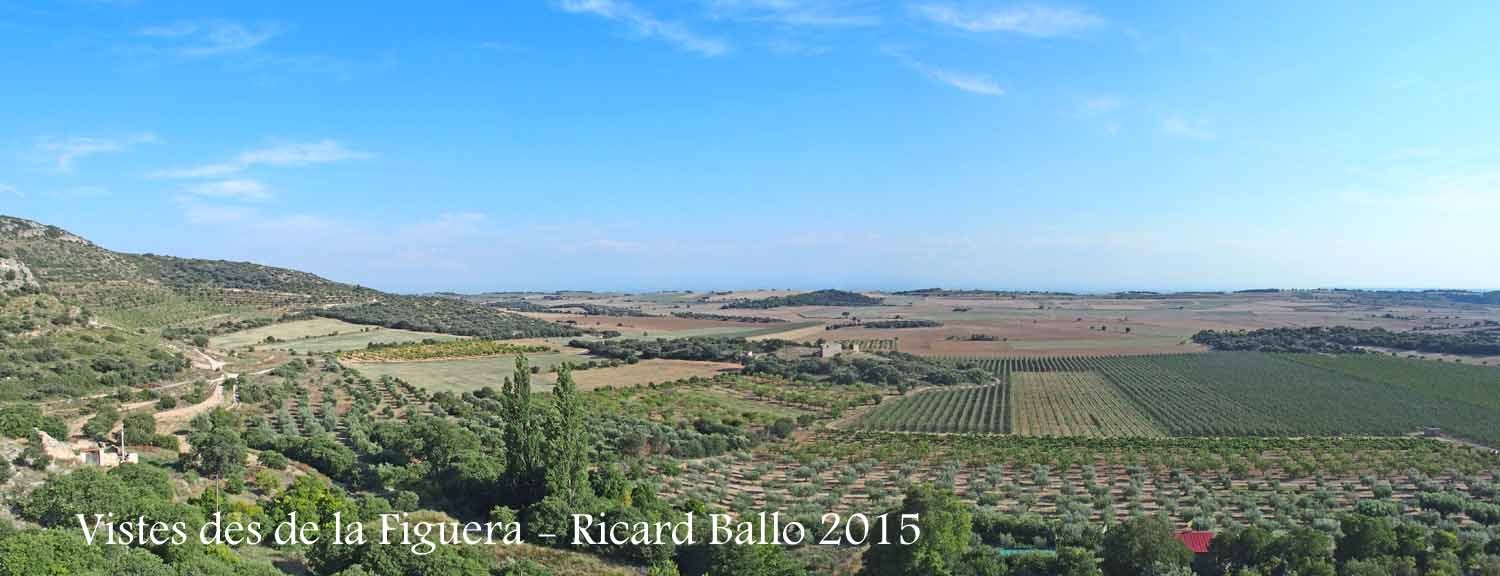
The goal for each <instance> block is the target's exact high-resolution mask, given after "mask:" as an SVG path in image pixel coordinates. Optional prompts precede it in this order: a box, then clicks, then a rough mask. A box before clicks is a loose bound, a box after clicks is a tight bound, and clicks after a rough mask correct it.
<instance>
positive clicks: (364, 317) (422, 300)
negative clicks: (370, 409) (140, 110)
mask: <svg viewBox="0 0 1500 576" xmlns="http://www.w3.org/2000/svg"><path fill="white" fill-rule="evenodd" d="M6 277H13V279H12V280H8V281H6V280H3V279H4V278H6ZM0 281H5V282H8V284H10V285H12V286H13V287H16V288H18V287H19V285H20V284H22V283H25V284H27V285H29V286H31V287H32V289H35V290H39V291H44V292H47V293H50V294H55V295H56V296H57V297H58V298H60V299H61V300H63V301H64V302H67V303H69V304H75V305H77V306H80V307H83V308H84V309H86V310H87V311H89V312H90V313H92V314H93V315H95V316H97V317H98V318H100V319H101V320H102V321H103V322H105V323H107V324H110V325H115V326H119V327H122V328H128V329H136V330H145V331H162V330H166V329H172V330H170V332H171V333H172V334H173V335H192V334H195V333H203V332H213V331H215V330H216V329H221V330H232V329H235V328H236V327H239V326H243V321H245V320H247V319H252V318H254V319H258V320H260V321H262V322H266V321H270V320H271V319H274V318H279V317H285V316H286V315H288V314H308V313H315V314H319V315H325V316H331V317H337V318H340V319H342V320H345V321H348V322H354V323H360V324H375V325H382V326H397V325H400V326H420V327H422V329H425V330H434V331H439V332H452V333H455V334H463V335H483V336H489V337H513V336H538V335H548V336H567V335H575V334H577V333H578V331H577V330H575V329H572V328H567V327H562V326H560V325H557V324H553V323H550V322H545V321H542V320H537V319H534V318H528V317H526V316H521V315H519V314H512V313H509V312H503V311H497V310H493V309H490V308H486V307H484V306H480V305H478V304H474V303H468V302H463V301H459V300H450V299H443V302H441V303H436V304H435V303H433V302H432V301H433V300H435V299H433V298H427V297H417V296H404V295H397V294H387V293H384V292H381V291H378V290H373V289H370V288H365V287H362V286H357V285H353V284H345V283H341V282H335V281H332V280H328V279H326V278H323V277H320V276H317V275H315V274H309V273H307V272H301V271H297V270H290V269H286V268H277V267H274V266H264V265H261V264H253V263H249V262H233V261H227V260H204V259H196V258H177V257H173V256H160V255H155V254H126V253H121V252H114V251H111V250H108V249H105V248H102V247H100V246H98V245H95V244H94V243H92V242H90V241H88V240H86V239H84V238H82V237H80V236H77V235H75V234H72V233H70V232H68V231H66V230H63V229H61V228H58V227H56V226H49V225H46V224H42V223H39V222H34V221H31V220H26V219H22V218H14V217H9V216H0ZM377 306H378V307H377Z"/></svg>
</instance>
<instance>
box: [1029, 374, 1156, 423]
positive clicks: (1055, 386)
mask: <svg viewBox="0 0 1500 576" xmlns="http://www.w3.org/2000/svg"><path fill="white" fill-rule="evenodd" d="M1010 386H1011V398H1012V400H1013V401H1012V402H1011V405H1010V410H1011V422H1013V424H1012V426H1011V427H1012V429H1013V430H1014V431H1015V433H1017V434H1023V435H1026V436H1087V437H1091V438H1105V437H1137V438H1139V437H1146V438H1154V437H1160V436H1163V434H1162V431H1161V430H1160V429H1159V428H1157V427H1156V425H1154V424H1153V423H1152V422H1151V419H1150V418H1147V417H1146V415H1145V414H1144V413H1142V412H1141V411H1140V410H1138V409H1137V408H1136V406H1135V405H1134V404H1133V403H1131V402H1130V401H1129V400H1127V399H1125V398H1124V397H1123V396H1121V395H1120V393H1119V391H1118V390H1117V389H1116V388H1115V386H1114V385H1112V384H1110V382H1109V381H1108V380H1106V379H1105V378H1104V376H1102V375H1101V374H1099V373H1097V372H1013V373H1011V375H1010Z"/></svg>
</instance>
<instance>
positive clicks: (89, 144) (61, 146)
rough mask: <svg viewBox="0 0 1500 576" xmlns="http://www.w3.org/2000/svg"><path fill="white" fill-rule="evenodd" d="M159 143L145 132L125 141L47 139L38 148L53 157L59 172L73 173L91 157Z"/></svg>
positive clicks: (154, 137) (88, 138)
mask: <svg viewBox="0 0 1500 576" xmlns="http://www.w3.org/2000/svg"><path fill="white" fill-rule="evenodd" d="M157 141H158V139H157V137H156V135H155V134H152V133H150V132H143V133H141V134H137V135H135V136H131V137H129V138H127V139H125V140H116V139H112V138H91V137H76V138H60V139H46V140H42V141H41V143H39V144H38V145H37V147H38V148H39V149H40V150H41V151H42V152H43V153H45V154H47V155H49V156H50V157H51V162H52V163H53V164H54V165H55V166H56V167H57V169H58V170H59V171H61V172H72V171H73V168H74V167H75V165H76V164H77V162H78V161H79V160H82V159H84V158H87V157H89V156H94V155H97V154H105V153H109V152H119V151H121V150H124V149H126V148H129V147H131V146H134V145H137V144H150V143H154V142H157Z"/></svg>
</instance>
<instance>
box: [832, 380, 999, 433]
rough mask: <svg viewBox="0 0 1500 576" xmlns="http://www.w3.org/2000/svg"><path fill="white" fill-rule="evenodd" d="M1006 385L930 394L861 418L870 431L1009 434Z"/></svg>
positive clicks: (886, 405) (891, 403)
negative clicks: (1007, 428) (1007, 431)
mask: <svg viewBox="0 0 1500 576" xmlns="http://www.w3.org/2000/svg"><path fill="white" fill-rule="evenodd" d="M1005 404H1006V390H1005V386H1004V385H1000V384H997V385H993V386H969V387H964V388H955V389H951V390H950V389H937V390H927V391H923V392H918V393H916V394H912V395H910V396H907V397H905V398H901V399H897V400H889V401H886V402H883V403H881V404H880V405H879V406H877V407H875V409H873V410H870V411H869V412H868V413H866V414H865V415H864V416H863V417H861V418H860V420H859V423H858V425H859V426H860V427H861V428H865V429H869V430H892V431H900V432H986V433H999V432H1005V431H1006V408H1005Z"/></svg>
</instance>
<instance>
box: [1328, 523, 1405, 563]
mask: <svg viewBox="0 0 1500 576" xmlns="http://www.w3.org/2000/svg"><path fill="white" fill-rule="evenodd" d="M1340 526H1341V527H1340V532H1342V533H1343V536H1341V537H1340V538H1339V539H1338V548H1337V549H1336V551H1335V553H1334V555H1335V558H1337V559H1338V561H1339V563H1340V564H1343V563H1346V562H1348V561H1350V560H1368V559H1371V558H1378V557H1381V556H1388V555H1390V554H1391V553H1393V552H1395V551H1396V529H1395V528H1394V527H1392V526H1391V521H1390V519H1388V518H1375V517H1370V516H1365V515H1363V514H1349V515H1347V516H1344V517H1343V518H1342V519H1341V523H1340Z"/></svg>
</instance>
